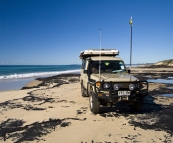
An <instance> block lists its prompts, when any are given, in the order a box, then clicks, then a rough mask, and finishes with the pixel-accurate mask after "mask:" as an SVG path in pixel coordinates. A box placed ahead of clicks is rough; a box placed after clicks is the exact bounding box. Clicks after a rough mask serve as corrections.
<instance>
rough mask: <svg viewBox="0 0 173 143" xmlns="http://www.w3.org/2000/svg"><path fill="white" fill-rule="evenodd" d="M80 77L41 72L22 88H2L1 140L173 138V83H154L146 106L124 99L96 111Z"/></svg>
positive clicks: (17, 142)
mask: <svg viewBox="0 0 173 143" xmlns="http://www.w3.org/2000/svg"><path fill="white" fill-rule="evenodd" d="M140 70H141V68H140V69H138V70H136V71H135V72H133V69H132V74H133V75H134V76H136V77H138V78H139V79H141V80H143V79H144V80H147V79H158V78H160V79H168V77H170V76H171V77H173V74H172V72H169V71H166V73H165V72H164V71H162V72H161V73H157V70H156V71H155V72H156V73H154V72H147V73H145V72H144V71H143V72H142V73H141V72H140ZM152 70H153V69H152ZM169 70H170V69H169ZM171 70H172V69H171ZM138 71H139V72H138ZM79 77H80V75H77V74H74V75H73V74H66V75H58V76H53V77H48V78H40V79H37V81H34V82H32V83H29V84H28V85H29V86H28V85H27V86H26V87H24V88H23V89H22V90H17V91H8V92H7V91H6V92H0V97H1V99H0V142H3V141H5V142H7V143H12V142H15V143H20V142H33V143H35V142H61V143H72V142H76V143H77V142H79V143H82V142H83V143H85V142H87V143H96V142H102V143H106V142H111V143H115V142H173V120H172V119H173V98H171V97H165V96H162V95H163V94H173V89H172V88H171V87H173V84H169V83H154V82H151V83H149V95H148V96H147V97H145V99H144V107H143V110H142V111H141V112H131V110H130V108H129V107H128V106H125V105H122V104H120V103H118V104H116V105H114V106H113V107H111V108H109V107H101V113H100V114H97V115H95V114H92V113H91V111H90V109H89V100H88V98H83V97H82V96H81V92H80V82H79ZM170 80H171V79H170ZM32 86H33V88H32ZM167 87H170V88H167ZM28 88H29V89H28Z"/></svg>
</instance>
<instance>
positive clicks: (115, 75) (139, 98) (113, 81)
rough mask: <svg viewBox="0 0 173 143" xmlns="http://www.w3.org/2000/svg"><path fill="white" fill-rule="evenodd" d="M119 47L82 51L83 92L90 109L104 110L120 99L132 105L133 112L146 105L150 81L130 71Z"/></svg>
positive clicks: (93, 110) (97, 111) (95, 112)
mask: <svg viewBox="0 0 173 143" xmlns="http://www.w3.org/2000/svg"><path fill="white" fill-rule="evenodd" d="M117 55H119V51H118V50H116V49H101V50H85V51H82V52H81V53H80V56H79V57H80V59H82V66H81V76H80V84H81V94H82V96H83V97H87V96H89V103H90V110H91V112H93V113H94V114H97V113H99V112H100V106H101V105H102V106H110V105H113V104H115V103H117V102H123V103H126V104H127V105H129V107H130V108H131V109H132V110H133V111H140V110H141V109H142V108H143V98H144V97H145V96H146V95H147V93H148V82H147V81H140V80H138V79H137V78H135V77H134V76H132V75H131V73H130V72H131V71H130V70H127V68H126V66H125V64H124V61H123V60H122V59H121V58H119V57H117Z"/></svg>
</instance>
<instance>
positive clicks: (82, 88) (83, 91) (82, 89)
mask: <svg viewBox="0 0 173 143" xmlns="http://www.w3.org/2000/svg"><path fill="white" fill-rule="evenodd" d="M81 95H82V97H87V95H86V93H85V89H84V86H83V84H81Z"/></svg>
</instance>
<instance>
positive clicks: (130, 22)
mask: <svg viewBox="0 0 173 143" xmlns="http://www.w3.org/2000/svg"><path fill="white" fill-rule="evenodd" d="M129 24H130V25H131V26H132V16H131V19H130V21H129Z"/></svg>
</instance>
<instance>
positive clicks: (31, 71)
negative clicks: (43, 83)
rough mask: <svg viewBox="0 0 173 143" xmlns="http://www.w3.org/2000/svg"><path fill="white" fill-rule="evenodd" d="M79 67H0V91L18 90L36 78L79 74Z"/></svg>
mask: <svg viewBox="0 0 173 143" xmlns="http://www.w3.org/2000/svg"><path fill="white" fill-rule="evenodd" d="M80 67H81V65H0V91H4V90H18V89H21V88H22V87H23V86H24V85H26V84H27V83H28V82H30V81H32V80H34V79H35V78H38V77H48V76H53V75H59V74H68V73H74V74H75V73H76V74H78V73H80Z"/></svg>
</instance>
